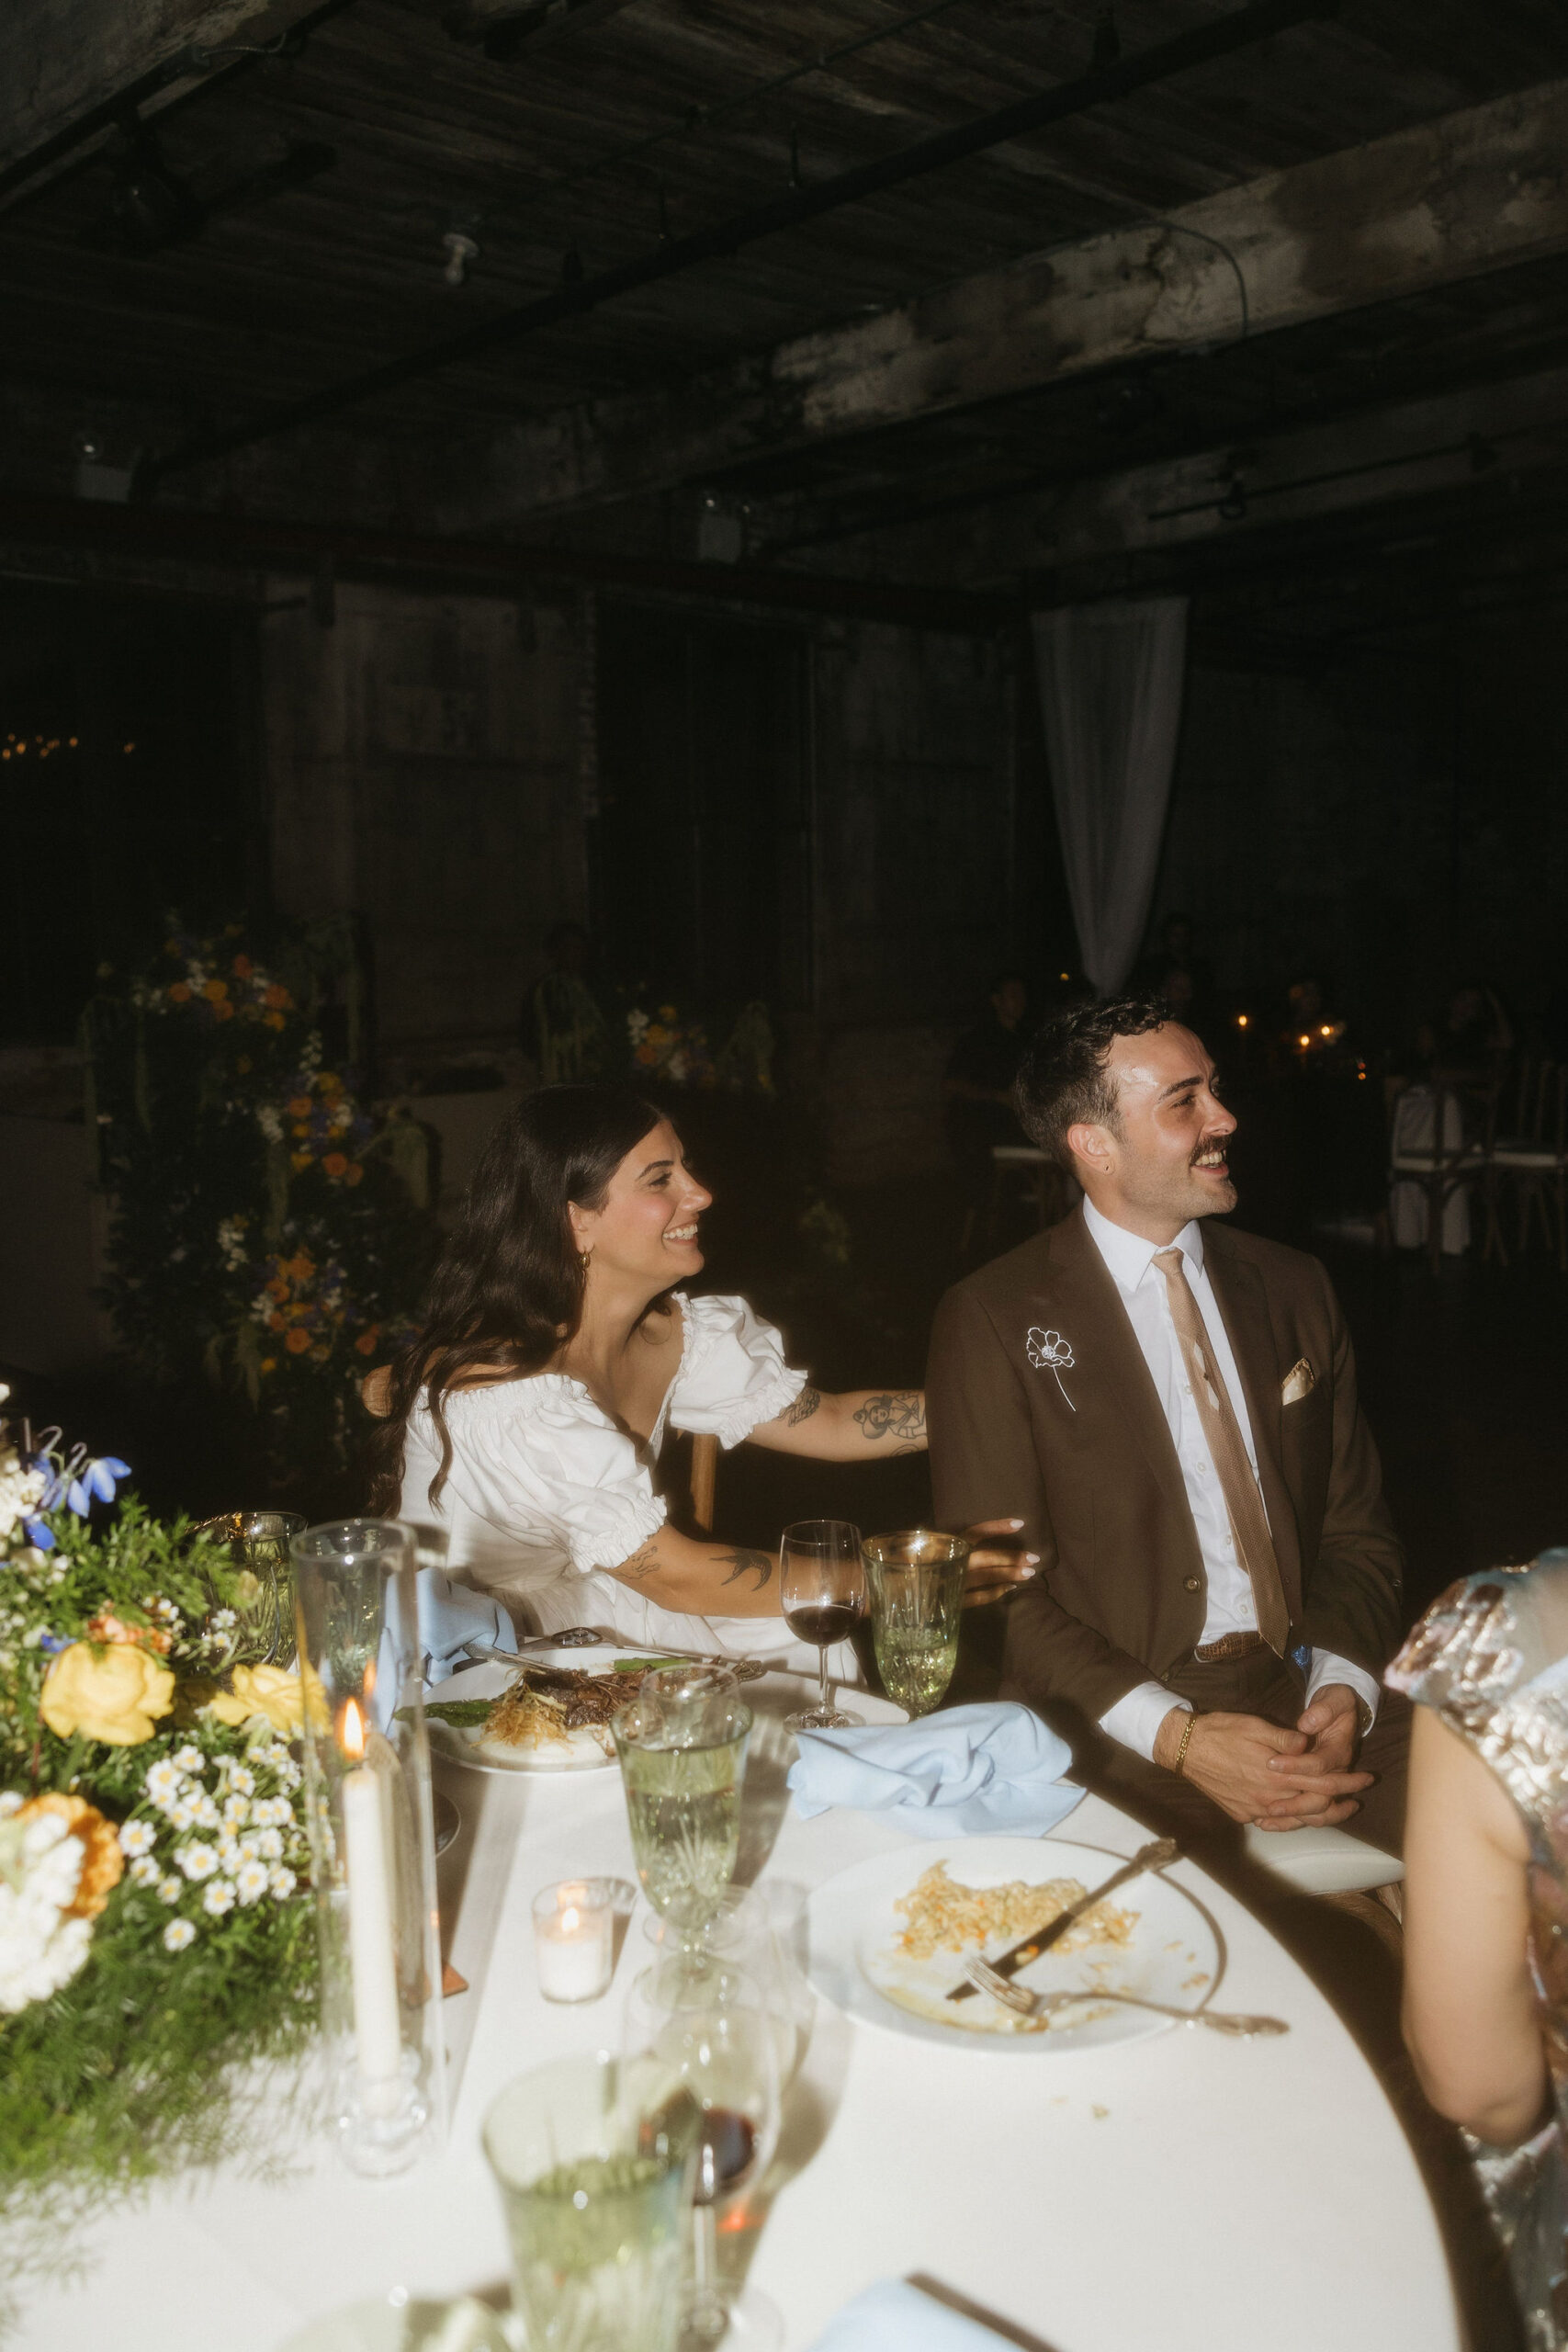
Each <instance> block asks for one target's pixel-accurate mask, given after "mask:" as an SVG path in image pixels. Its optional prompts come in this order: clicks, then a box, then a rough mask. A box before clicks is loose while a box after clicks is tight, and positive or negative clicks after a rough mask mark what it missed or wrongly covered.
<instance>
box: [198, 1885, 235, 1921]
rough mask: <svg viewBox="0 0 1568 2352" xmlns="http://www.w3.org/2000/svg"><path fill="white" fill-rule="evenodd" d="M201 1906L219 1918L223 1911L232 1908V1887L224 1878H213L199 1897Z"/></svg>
mask: <svg viewBox="0 0 1568 2352" xmlns="http://www.w3.org/2000/svg"><path fill="white" fill-rule="evenodd" d="M201 1907H202V1909H203V1910H204V1911H210V1912H211V1914H212V1916H213V1917H214V1918H215V1919H221V1917H223V1914H224V1912H225V1911H231V1910H232V1909H233V1908H234V1889H233V1887H232V1886H231V1883H230V1882H229V1881H228V1880H227V1879H226V1878H215V1879H214V1880H213V1882H212V1884H211V1885H210V1886H209V1888H208V1890H207V1892H206V1894H204V1895H203V1896H202V1898H201Z"/></svg>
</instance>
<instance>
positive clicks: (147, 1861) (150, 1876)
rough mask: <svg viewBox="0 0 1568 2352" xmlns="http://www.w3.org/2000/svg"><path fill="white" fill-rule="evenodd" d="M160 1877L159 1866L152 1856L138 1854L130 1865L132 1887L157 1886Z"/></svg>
mask: <svg viewBox="0 0 1568 2352" xmlns="http://www.w3.org/2000/svg"><path fill="white" fill-rule="evenodd" d="M160 1876H161V1872H160V1871H159V1869H158V1865H157V1863H156V1862H155V1861H154V1860H152V1856H151V1855H150V1854H138V1855H137V1857H136V1860H134V1861H133V1862H132V1863H131V1865H130V1883H131V1885H132V1886H156V1885H157V1883H158V1880H159V1877H160Z"/></svg>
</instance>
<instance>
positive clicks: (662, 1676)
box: [610, 1666, 751, 1948]
mask: <svg viewBox="0 0 1568 2352" xmlns="http://www.w3.org/2000/svg"><path fill="white" fill-rule="evenodd" d="M610 1729H611V1732H612V1734H613V1736H614V1738H615V1753H616V1755H617V1756H618V1757H619V1758H620V1764H621V1780H622V1783H623V1786H624V1787H625V1790H626V1816H627V1820H628V1822H629V1825H630V1827H631V1834H632V1851H633V1853H634V1854H635V1855H636V1857H637V1877H638V1878H639V1879H640V1880H641V1882H642V1889H643V1893H644V1894H646V1895H647V1897H648V1899H649V1903H651V1904H652V1905H653V1907H654V1909H655V1910H656V1911H658V1912H659V1913H660V1915H661V1916H662V1917H664V1918H666V1919H668V1920H669V1921H670V1923H671V1926H672V1927H673V1928H675V1930H676V1931H677V1933H678V1934H679V1935H680V1936H681V1938H682V1941H683V1942H684V1943H686V1944H688V1945H690V1946H691V1947H692V1948H695V1947H696V1946H697V1945H698V1944H699V1943H700V1941H701V1938H702V1932H703V1930H704V1928H705V1927H706V1926H707V1923H708V1921H709V1920H710V1919H711V1918H712V1917H713V1916H714V1913H715V1912H716V1910H717V1908H718V1906H719V1904H720V1902H721V1901H722V1899H723V1896H724V1893H725V1889H726V1888H727V1887H728V1884H729V1882H730V1880H731V1879H732V1878H733V1876H734V1874H735V1863H736V1859H737V1856H738V1855H739V1849H740V1785H741V1781H742V1780H743V1779H744V1777H745V1770H746V1742H747V1740H748V1739H749V1737H750V1732H751V1710H750V1707H748V1706H747V1705H746V1704H745V1703H744V1702H743V1701H742V1700H741V1699H740V1698H739V1695H738V1691H737V1686H736V1681H735V1677H734V1676H733V1675H732V1674H729V1673H728V1672H726V1671H725V1670H724V1669H723V1668H716V1667H707V1666H671V1667H661V1668H658V1669H657V1670H656V1671H655V1672H653V1673H651V1674H649V1675H645V1676H644V1678H643V1683H642V1688H641V1690H640V1691H638V1693H637V1697H636V1698H635V1699H634V1700H633V1701H632V1702H631V1704H630V1706H628V1707H623V1708H622V1710H621V1712H620V1713H619V1714H618V1715H616V1716H615V1718H614V1720H613V1722H612V1724H611V1725H610Z"/></svg>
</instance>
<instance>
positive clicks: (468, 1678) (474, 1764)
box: [424, 1642, 657, 1773]
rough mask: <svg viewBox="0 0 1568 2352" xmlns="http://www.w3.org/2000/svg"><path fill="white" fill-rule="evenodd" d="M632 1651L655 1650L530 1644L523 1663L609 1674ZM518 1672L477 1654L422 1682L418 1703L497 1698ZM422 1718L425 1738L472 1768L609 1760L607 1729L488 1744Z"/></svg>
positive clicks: (586, 1768) (558, 1766)
mask: <svg viewBox="0 0 1568 2352" xmlns="http://www.w3.org/2000/svg"><path fill="white" fill-rule="evenodd" d="M632 1656H636V1657H644V1656H647V1657H655V1656H657V1652H656V1651H653V1650H649V1651H647V1652H644V1651H641V1650H638V1651H636V1652H632V1651H627V1650H624V1649H616V1648H615V1645H614V1644H612V1643H609V1642H606V1643H604V1645H603V1647H601V1648H599V1649H590V1648H589V1646H588V1645H587V1644H586V1643H584V1644H583V1645H582V1647H581V1649H550V1650H530V1651H529V1653H528V1663H529V1665H530V1666H566V1667H575V1668H578V1670H579V1671H580V1672H581V1673H583V1674H610V1673H613V1672H614V1670H615V1659H616V1658H618V1657H632ZM518 1672H519V1668H516V1667H515V1666H508V1665H507V1664H506V1663H505V1661H504V1660H503V1659H501V1658H481V1659H480V1661H479V1664H478V1665H477V1666H465V1667H460V1668H458V1670H457V1673H456V1674H451V1675H448V1676H447V1678H446V1681H445V1682H435V1683H427V1684H426V1686H425V1692H424V1703H425V1705H426V1707H427V1708H429V1707H438V1706H439V1705H440V1704H441V1702H442V1701H443V1700H444V1699H499V1698H500V1697H501V1695H502V1691H506V1690H508V1689H510V1687H511V1685H512V1684H513V1682H514V1681H515V1680H516V1679H517V1675H518ZM426 1722H427V1723H428V1724H429V1727H430V1744H431V1746H432V1747H433V1748H434V1750H435V1752H436V1753H437V1755H440V1756H449V1757H450V1758H452V1760H453V1762H454V1763H455V1764H467V1765H468V1766H470V1767H471V1768H472V1770H474V1771H476V1772H549V1773H557V1772H606V1771H609V1770H612V1769H613V1767H614V1765H615V1747H614V1744H613V1743H612V1742H611V1740H610V1735H609V1733H608V1731H606V1732H605V1733H604V1742H603V1744H601V1741H600V1739H599V1737H598V1736H596V1733H595V1731H594V1730H593V1729H592V1727H588V1728H585V1729H583V1730H581V1731H571V1732H568V1734H567V1736H566V1740H565V1743H564V1745H562V1746H557V1744H556V1743H555V1741H553V1740H552V1741H550V1742H549V1743H548V1744H547V1746H545V1747H515V1748H509V1747H502V1745H501V1744H500V1743H499V1742H496V1743H495V1744H493V1745H488V1744H487V1743H486V1742H485V1738H484V1735H483V1733H482V1732H481V1731H479V1730H469V1729H466V1728H463V1727H461V1726H459V1725H458V1724H444V1723H443V1722H442V1721H441V1720H440V1718H439V1717H438V1716H435V1715H427V1717H426ZM606 1750H607V1751H608V1752H606Z"/></svg>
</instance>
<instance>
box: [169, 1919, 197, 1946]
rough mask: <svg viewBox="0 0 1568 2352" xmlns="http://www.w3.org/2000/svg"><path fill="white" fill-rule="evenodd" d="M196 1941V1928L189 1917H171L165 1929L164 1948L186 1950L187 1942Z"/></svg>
mask: <svg viewBox="0 0 1568 2352" xmlns="http://www.w3.org/2000/svg"><path fill="white" fill-rule="evenodd" d="M195 1941H196V1929H195V1928H193V1927H192V1926H191V1923H190V1921H189V1920H188V1919H171V1920H170V1922H169V1924H168V1926H167V1927H166V1928H164V1951H184V1950H185V1948H186V1944H193V1943H195Z"/></svg>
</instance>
